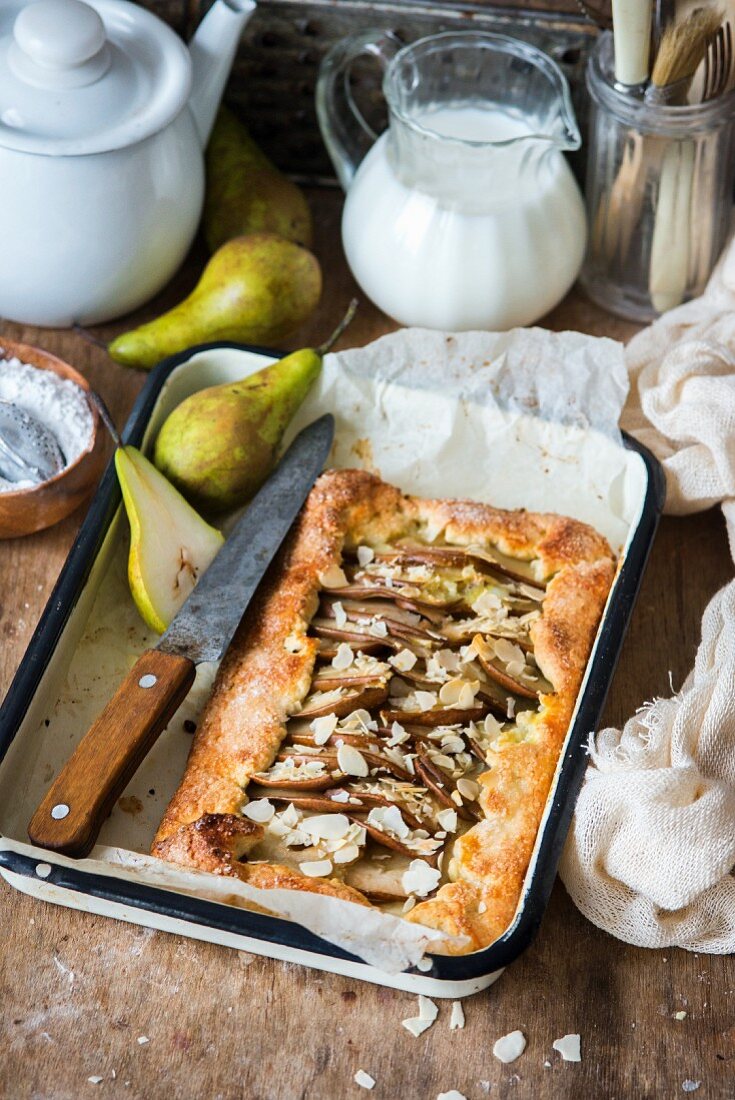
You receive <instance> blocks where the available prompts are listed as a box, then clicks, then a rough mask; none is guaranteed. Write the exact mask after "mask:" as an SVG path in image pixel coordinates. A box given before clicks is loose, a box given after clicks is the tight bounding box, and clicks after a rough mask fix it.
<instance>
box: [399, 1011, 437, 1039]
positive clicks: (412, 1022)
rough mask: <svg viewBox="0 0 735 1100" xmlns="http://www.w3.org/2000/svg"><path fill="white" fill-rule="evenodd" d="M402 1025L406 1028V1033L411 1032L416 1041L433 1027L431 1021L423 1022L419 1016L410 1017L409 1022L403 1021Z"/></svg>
mask: <svg viewBox="0 0 735 1100" xmlns="http://www.w3.org/2000/svg"><path fill="white" fill-rule="evenodd" d="M401 1025H402V1026H403V1027H405V1029H406V1031H410V1032H411V1034H412V1035H413V1037H414V1039H418V1037H419V1035H423V1033H424V1032H425V1031H428V1029H429V1028H430V1027H431V1020H421V1019H419V1017H418V1016H410V1017H409V1019H407V1020H401Z"/></svg>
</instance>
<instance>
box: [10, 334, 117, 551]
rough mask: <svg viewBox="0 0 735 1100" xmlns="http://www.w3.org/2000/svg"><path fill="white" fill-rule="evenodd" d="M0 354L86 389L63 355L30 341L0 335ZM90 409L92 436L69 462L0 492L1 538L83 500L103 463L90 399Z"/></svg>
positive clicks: (59, 515) (50, 520) (55, 518)
mask: <svg viewBox="0 0 735 1100" xmlns="http://www.w3.org/2000/svg"><path fill="white" fill-rule="evenodd" d="M0 358H3V359H13V358H16V359H20V361H21V363H27V364H28V365H29V366H31V367H38V368H39V369H41V370H50V371H53V373H54V374H57V375H58V376H59V377H60V378H68V379H70V380H71V381H72V382H76V384H77V385H78V386H79V387H80V388H81V389H83V390H84V391H85V392H86V393H89V383H88V382H87V380H86V378H83V377H82V375H81V374H79V373H78V371H75V370H74V368H73V367H70V366H69V364H68V363H65V362H64V361H63V360H62V359H57V358H56V356H55V355H49V353H48V352H46V351H42V350H41V349H40V348H34V347H31V345H30V344H18V343H16V342H15V341H14V340H6V339H5V338H4V337H0ZM89 407H90V409H91V412H92V421H93V426H92V439H91V442H90V444H89V447H88V448H87V450H86V451H83V452H82V454H80V455H79V457H78V458H77V459H75V461H74V462H72V463H71V465H70V466H66V467H64V469H63V470H61V471H60V473H58V474H56V475H55V476H54V477H52V478H50V479H49V480H48V481H43V482H41V484H40V485H34V486H33V488H31V489H18V490H17V491H16V492H7V493H0V538H2V539H10V538H18V537H19V536H20V535H30V534H32V533H33V532H34V531H43V530H44V528H46V527H52V526H53V524H55V523H59V522H60V520H62V519H66V517H67V516H68V515H71V513H72V512H73V511H74V509H75V508H78V507H79V505H80V504H81V503H82V502H83V501H84V500H86V498H87V497H88V496H89V494H90V493H91V492H92V490H93V489H94V487H95V485H96V484H97V482H98V481H99V479H100V477H101V475H102V470H103V468H104V465H105V450H106V445H105V435H104V432H103V431H100V420H99V414H98V412H97V409H96V408H95V407H94V405H92V404H91V402H90V406H89Z"/></svg>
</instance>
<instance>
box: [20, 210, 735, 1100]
mask: <svg viewBox="0 0 735 1100" xmlns="http://www.w3.org/2000/svg"><path fill="white" fill-rule="evenodd" d="M312 199H313V204H314V207H315V213H316V217H317V222H318V225H319V229H320V237H319V241H318V244H317V251H318V252H319V254H320V257H321V259H322V261H323V264H324V268H325V274H326V290H325V294H324V296H323V302H322V306H321V308H320V310H319V312H318V314H317V315H316V317H315V318H314V319H313V321H312V322H311V323H310V325H309V327H308V330H303V331H302V332H300V333H297V334H296V335H295V336H294V338H293V339H292V340H291V341H290V342H289V346H291V347H297V346H301V345H303V344H305V343H311V342H315V343H316V342H318V340H319V339H320V338H322V336H323V335H324V334H325V333H326V332H327V331H328V330H329V329H330V328H331V327H332V326H333V324H334V322H335V321H336V320H337V319H338V317H339V316H340V315H341V314H342V312H343V309H344V307H345V305H346V303H347V301H348V300H349V298H350V297H351V296H352V294H353V293H354V289H355V288H354V285H353V284H352V282H351V279H350V277H349V275H348V273H347V270H346V268H345V265H344V261H343V259H342V256H341V252H340V251H339V248H338V245H337V241H338V223H339V206H340V204H339V200H338V197H337V195H336V194H334V193H329V192H318V193H315V194H313V195H312ZM201 258H202V257H201V254H198V253H196V252H195V255H194V256H193V257H192V258H191V260H190V261H189V263H188V264H187V265H186V267H185V269H184V270H183V271H182V272H181V273H180V275H179V277H178V278H177V279H176V280H174V283H173V284H172V286H171V287H170V288H168V289H167V291H166V292H165V294H164V295H163V296H162V298H161V299H159V300H157V301H156V302H154V303H152V304H151V305H150V306H149V307H147V309H146V310H145V311H144V313H143V314H142V316H146V317H148V316H155V315H156V313H157V312H159V311H160V310H161V308H162V306H163V305H166V304H170V303H172V302H173V301H176V300H178V298H179V297H181V296H182V294H183V293H184V292H185V291H187V290H188V289H189V287H190V286H191V285H192V284H193V281H194V280H195V277H196V272H197V270H198V266H199V263H200V261H201ZM547 324H548V325H549V326H550V327H553V328H577V329H581V330H583V331H587V332H593V333H597V334H606V335H612V336H616V337H619V338H621V339H626V338H627V337H628V336H629V335H630V334H631V333H632V331H633V329H632V327H631V326H627V325H625V324H624V323H622V322H620V321H615V320H614V319H613V318H611V317H609V316H607V315H605V314H604V313H602V312H601V311H599V310H597V309H595V308H594V307H592V306H591V305H590V304H589V303H587V302H584V301H583V300H582V299H580V298H578V297H575V296H574V295H572V296H571V297H570V299H569V300H568V301H567V302H565V303H564V304H563V305H562V306H561V307H560V308H559V309H557V310H556V311H555V312H554V314H553V315H552V316H551V317H550V318H548V320H547ZM129 325H130V322H129V320H128V321H126V322H123V323H118V324H117V325H115V326H108V327H107V328H105V329H100V330H98V332H97V335H99V336H102V337H104V338H109V336H111V335H112V334H113V333H115V332H118V331H122V330H123V329H124V328H127V327H129ZM392 327H393V326H392V325H391V323H390V322H389V321H388V320H387V319H386V318H385V317H383V316H381V315H380V314H378V313H377V311H375V310H374V309H372V308H371V307H370V306H369V305H367V304H363V306H362V307H361V310H360V312H359V314H358V317H357V319H356V321H355V322H354V324H353V327H352V328H351V329H350V331H349V333H348V334H347V336H346V337H345V338H344V340H343V342H342V343H343V346H347V345H359V344H363V343H366V342H367V341H369V340H371V339H373V338H374V337H376V336H378V335H380V334H381V333H383V332H386V331H389V330H390V329H391V328H392ZM2 333H3V334H5V335H6V336H8V337H9V338H14V339H23V340H27V341H28V342H30V343H36V344H39V345H40V346H42V347H44V348H47V349H48V350H50V351H52V352H55V353H56V354H58V355H61V356H62V357H63V358H66V359H67V360H68V361H70V362H71V363H72V364H74V365H75V366H76V367H77V368H79V369H81V370H82V371H83V373H84V374H85V375H86V376H87V377H88V378H89V380H90V382H91V383H92V384H93V385H94V386H95V387H97V388H98V389H99V390H100V392H101V393H102V394H103V396H104V397H105V399H106V400H107V402H108V404H109V406H110V408H111V409H112V411H113V413H114V415H115V417H116V419H117V421H118V423H119V424H122V423H123V422H124V420H125V417H126V415H127V413H128V411H129V409H130V407H131V405H132V402H133V400H134V398H135V396H136V394H137V392H138V390H139V388H140V386H141V384H142V382H143V380H144V375H142V374H140V373H137V372H135V371H131V370H127V369H124V368H122V367H118V366H116V365H115V364H114V363H112V362H111V361H110V360H109V359H108V358H107V356H106V354H105V353H104V351H102V350H101V349H99V348H97V347H95V346H93V345H91V344H89V343H87V342H85V341H84V340H83V339H82V338H81V337H80V336H78V335H77V334H74V333H70V332H56V331H49V330H46V331H42V330H37V329H31V328H28V327H22V326H19V325H14V324H5V325H3V326H2ZM82 518H83V510H82V511H80V512H78V513H77V514H76V515H74V516H72V517H71V518H70V519H69V520H67V521H66V522H65V523H62V524H61V525H59V526H58V527H56V528H54V529H52V530H49V531H46V532H43V533H42V534H39V535H36V536H33V537H30V538H25V539H21V540H15V541H6V542H0V637H2V645H1V647H0V697H2V695H4V693H5V691H6V690H7V688H8V686H9V684H10V681H11V678H12V676H13V673H14V672H15V669H16V667H17V665H18V663H19V661H20V659H21V657H22V655H23V652H24V650H25V647H26V645H27V643H28V641H29V639H30V636H31V633H32V631H33V628H34V626H35V624H36V622H37V620H38V617H39V615H40V613H41V610H42V608H43V606H44V604H45V601H46V599H47V597H48V595H49V593H50V591H51V588H52V585H53V584H54V581H55V579H56V576H57V574H58V571H59V569H60V568H61V566H62V564H63V561H64V558H65V556H66V553H67V551H68V549H69V546H70V544H71V541H72V539H73V537H74V534H75V532H76V530H77V527H78V525H79V523H80V522H81V520H82ZM730 575H731V562H730V558H729V554H728V550H727V544H726V539H725V533H724V526H723V524H722V522H721V519H720V516H719V514H717V513H715V512H710V513H706V514H704V515H701V516H695V517H692V518H690V519H686V520H682V519H676V520H664V522H663V523H662V526H661V529H660V533H659V536H658V539H657V542H656V545H655V548H654V551H653V555H652V558H651V562H650V565H649V568H648V573H647V576H646V579H645V582H644V585H643V589H642V592H641V596H640V599H639V602H638V605H637V608H636V611H635V614H634V616H633V622H632V626H631V629H630V633H629V635H628V639H627V642H626V645H625V649H624V653H623V656H622V659H621V661H620V665H619V668H618V671H617V673H616V676H615V680H614V683H613V686H612V690H611V692H610V698H609V702H608V706H607V712H606V718H605V721H606V723H608V724H610V723H615V724H618V723H620V722H622V721H623V720H624V719H625V718H626V716H629V715H630V714H631V713H632V712H633V711H634V709H635V708H636V707H637V706H639V705H640V704H641V703H643V702H644V701H645V700H647V699H650V698H652V697H653V696H655V695H657V694H669V692H670V686H669V677H670V675H671V677H672V679H673V683H674V684H675V685H678V684H680V683H681V681H682V679H683V677H684V676H685V674H686V673H687V671H688V670H689V668H690V666H691V664H692V660H693V657H694V653H695V648H696V645H697V642H698V636H699V625H700V619H701V614H702V611H703V608H704V606H705V604H706V602H707V600H708V599H709V598H710V596H712V595H713V593H714V592H715V591H716V590H717V588H719V587H720V586H721V585H722V584H724V583H725V582H726V581H727V580H728V579H729V577H730ZM0 905H1V906H2V909H1V912H2V939H3V944H2V953H1V957H0V1097H2V1098H7V1100H20V1098H22V1097H34V1098H41V1097H49V1098H54V1100H61V1098H69V1100H76V1098H77V1097H84V1096H90V1097H94V1096H96V1095H100V1096H105V1097H128V1098H132V1097H137V1098H140V1100H157V1098H159V1097H160V1098H162V1100H163V1098H166V1100H172V1098H189V1097H191V1098H196V1100H215V1098H222V1100H236V1098H243V1100H296V1098H304V1100H307V1098H308V1100H327V1098H330V1100H340V1098H342V1097H345V1098H348V1100H349V1098H352V1097H360V1096H365V1095H368V1094H367V1093H365V1092H364V1091H363V1090H362V1089H360V1088H358V1087H357V1086H356V1085H355V1084H354V1083H353V1075H354V1074H355V1072H356V1071H357V1070H358V1069H364V1070H366V1071H367V1072H369V1073H370V1074H371V1075H372V1076H373V1077H374V1078H375V1079H376V1081H377V1084H376V1086H375V1089H374V1091H373V1093H372V1095H373V1096H375V1097H376V1098H381V1100H389V1098H391V1100H392V1098H401V1100H435V1097H436V1096H437V1095H438V1094H439V1093H441V1092H445V1091H448V1090H450V1089H458V1090H459V1091H460V1092H461V1093H463V1094H464V1095H465V1096H466V1097H467V1098H468V1100H481V1098H483V1097H485V1096H490V1097H493V1098H504V1097H511V1098H512V1097H519V1098H523V1100H526V1098H529V1100H543V1098H551V1097H554V1098H560V1097H561V1098H567V1097H569V1098H576V1097H580V1098H584V1100H594V1098H600V1097H602V1098H605V1100H608V1098H609V1100H613V1098H617V1100H627V1098H636V1100H637V1098H643V1097H654V1098H657V1100H658V1098H668V1097H676V1096H680V1095H682V1094H686V1093H688V1092H689V1091H696V1096H697V1100H704V1098H705V1097H706V1098H708V1100H709V1098H715V1097H729V1098H731V1097H735V1018H734V1015H733V1012H734V1011H735V963H734V962H733V961H732V960H731V959H729V958H721V957H717V956H711V957H708V956H705V955H699V956H697V955H694V954H689V953H687V952H684V951H680V950H675V949H672V950H666V951H647V950H642V949H638V948H634V947H630V946H628V945H626V944H623V943H619V942H618V941H616V940H614V939H612V938H610V937H609V936H607V935H605V934H604V933H603V932H601V931H599V930H598V929H596V928H595V927H593V926H592V925H591V924H589V923H588V922H587V921H586V920H584V919H583V917H581V916H580V915H579V913H577V911H576V910H575V909H574V907H573V905H572V904H571V902H570V900H569V898H568V897H567V896H566V894H565V892H564V889H563V888H562V886H561V884H559V883H557V886H556V888H555V891H554V895H553V899H552V903H551V906H550V908H549V911H548V913H547V915H546V918H545V920H544V922H543V925H542V927H541V930H540V933H539V935H538V938H537V940H536V942H535V944H534V945H533V946H532V947H531V948H530V950H528V951H527V952H526V954H525V955H524V956H523V957H522V958H521V959H519V960H518V961H517V962H516V963H514V964H513V965H512V966H511V967H510V968H509V969H508V970H507V972H506V973H505V974H504V975H503V976H502V977H501V978H500V980H499V981H498V982H497V984H496V985H494V986H492V987H491V988H490V989H489V990H487V991H486V992H484V993H481V994H478V995H477V996H475V997H472V998H470V999H469V1000H467V1001H465V1013H466V1021H467V1022H466V1027H465V1028H464V1030H462V1031H450V1030H449V1014H450V1006H449V1003H448V1002H443V1003H442V1005H441V1011H440V1015H439V1019H438V1020H437V1022H436V1023H435V1024H434V1025H433V1027H432V1028H431V1029H430V1030H429V1031H427V1032H426V1033H425V1034H424V1035H422V1036H421V1037H420V1038H418V1039H414V1038H413V1037H412V1036H411V1035H409V1033H408V1032H407V1031H405V1029H403V1028H402V1027H401V1020H402V1019H404V1018H405V1017H407V1016H411V1015H414V1014H415V1012H416V1001H415V998H413V997H411V996H409V995H408V994H405V993H399V992H393V991H390V990H385V989H382V988H378V987H374V986H371V985H367V984H363V983H360V982H356V981H353V980H351V979H347V978H340V977H333V976H331V975H329V974H323V973H320V972H319V971H316V970H306V969H303V968H301V967H299V966H296V965H294V964H284V963H280V962H273V961H271V960H269V959H262V958H258V957H255V956H250V955H245V954H244V953H242V952H240V953H236V952H234V951H231V950H227V949H225V948H220V947H215V946H213V945H210V944H205V943H197V942H196V941H194V940H190V939H186V938H182V937H179V936H174V935H168V934H165V933H162V932H155V931H152V930H148V929H144V928H137V927H133V926H131V925H127V924H123V923H121V922H118V921H114V920H110V919H105V918H102V917H96V916H91V915H88V914H86V913H76V912H73V911H71V910H69V909H65V908H58V907H56V906H52V905H48V904H45V903H42V902H39V901H35V900H32V899H30V898H27V897H25V896H24V895H22V894H20V893H17V892H15V891H14V890H11V889H10V888H9V887H8V886H7V885H6V884H5V883H4V882H2V881H0ZM680 1010H685V1011H686V1013H687V1015H686V1017H685V1018H684V1019H683V1020H677V1019H675V1015H674V1014H675V1013H676V1012H677V1011H680ZM515 1028H520V1029H522V1030H523V1032H524V1033H525V1035H526V1037H527V1039H528V1046H527V1048H526V1051H525V1053H524V1054H523V1056H522V1057H521V1058H520V1059H518V1060H517V1061H516V1062H515V1063H513V1064H512V1065H510V1066H503V1065H501V1063H500V1062H498V1061H497V1060H496V1059H495V1058H494V1057H493V1055H492V1046H493V1043H494V1041H495V1040H496V1039H497V1038H498V1037H499V1036H501V1035H503V1034H505V1033H506V1032H509V1031H511V1030H513V1029H515ZM568 1032H579V1033H580V1034H581V1037H582V1062H581V1064H580V1065H575V1064H571V1063H564V1062H562V1061H561V1059H560V1056H559V1055H558V1054H557V1053H555V1052H554V1051H553V1050H552V1042H553V1040H554V1039H556V1038H559V1037H560V1036H562V1035H564V1034H566V1033H568ZM141 1036H147V1037H148V1040H149V1041H148V1042H145V1043H141V1042H139V1037H141ZM96 1076H100V1077H101V1078H102V1081H101V1083H99V1084H97V1085H94V1084H91V1083H89V1082H88V1078H89V1077H96ZM692 1083H695V1084H696V1083H699V1085H698V1088H696V1089H694V1088H693V1087H692Z"/></svg>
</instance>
